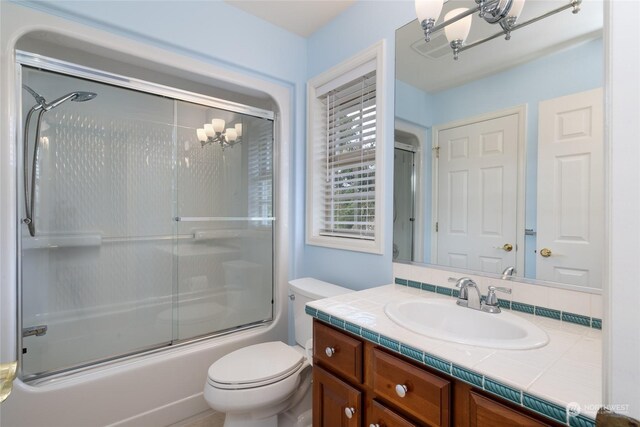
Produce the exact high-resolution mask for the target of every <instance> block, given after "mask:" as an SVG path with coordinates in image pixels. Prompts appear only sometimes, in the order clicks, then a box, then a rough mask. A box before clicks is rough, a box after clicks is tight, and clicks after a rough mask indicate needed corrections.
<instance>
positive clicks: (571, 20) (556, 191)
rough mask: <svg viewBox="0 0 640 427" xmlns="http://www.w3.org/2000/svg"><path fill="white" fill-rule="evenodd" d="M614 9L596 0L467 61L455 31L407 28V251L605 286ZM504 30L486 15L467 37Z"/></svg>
mask: <svg viewBox="0 0 640 427" xmlns="http://www.w3.org/2000/svg"><path fill="white" fill-rule="evenodd" d="M558 4H559V2H558V1H545V0H541V1H528V2H526V3H525V5H524V9H523V11H522V14H521V17H520V18H519V19H520V20H522V22H525V21H527V20H528V19H531V18H533V17H536V16H539V15H541V14H543V13H545V12H546V11H549V10H552V9H554V8H557V7H558ZM473 6H475V2H474V1H466V0H465V1H457V0H450V1H449V2H447V3H446V4H445V6H444V9H443V12H442V13H441V16H444V15H445V14H446V13H447V12H448V11H449V10H451V9H455V8H458V7H473ZM602 10H603V5H602V3H601V2H599V1H589V2H583V3H582V7H581V11H580V12H579V13H578V14H572V13H571V12H570V11H563V12H560V13H557V14H555V15H553V16H550V17H548V18H545V19H543V20H540V21H538V22H536V23H534V24H532V25H529V26H526V27H523V28H520V29H518V30H517V31H514V32H513V33H512V35H511V39H510V40H508V41H506V40H504V37H498V38H495V39H493V40H491V41H489V42H486V43H483V44H481V45H478V46H475V47H473V48H470V49H468V50H463V51H461V52H460V54H459V59H458V60H454V59H453V55H452V53H451V48H450V47H449V43H448V41H447V39H446V37H445V35H444V31H440V32H436V33H434V34H432V35H431V40H430V42H429V43H426V42H425V40H424V33H423V30H422V28H421V27H420V24H419V23H418V21H417V19H416V20H414V21H413V22H410V23H409V24H407V25H405V26H404V27H402V28H400V29H398V30H397V31H396V100H395V103H396V105H395V107H396V109H395V114H396V132H395V150H394V154H395V155H394V158H395V161H394V199H393V202H394V208H393V213H394V215H393V216H394V239H393V240H394V241H393V257H394V261H413V262H418V263H426V264H432V265H436V266H441V267H444V268H450V269H455V270H465V271H469V272H474V273H484V274H490V275H496V274H497V275H500V276H501V277H504V278H509V277H511V275H513V276H516V277H519V278H525V279H531V280H538V281H540V283H544V284H549V285H552V286H553V285H557V286H563V285H569V286H572V287H574V286H575V287H580V288H582V289H585V290H597V289H600V288H601V287H602V285H601V283H602V256H601V254H602V251H603V249H602V247H603V244H604V198H605V197H604V186H603V180H604V173H603V151H604V150H603V121H604V119H603V92H602V86H603V83H604V50H603V43H602V23H603V16H602ZM441 21H442V18H440V21H438V22H436V25H437V24H438V23H439V22H441ZM519 22H520V21H519ZM496 27H498V28H496ZM499 27H500V26H499V25H491V24H488V23H487V22H484V21H481V20H480V19H478V16H477V14H475V15H474V16H473V23H472V25H471V31H470V34H469V36H468V38H467V42H466V44H472V43H473V42H474V41H476V40H480V39H482V38H484V37H486V36H487V35H490V34H492V33H496V32H498V31H501V29H500V28H499ZM503 274H504V275H503Z"/></svg>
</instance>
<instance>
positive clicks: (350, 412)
mask: <svg viewBox="0 0 640 427" xmlns="http://www.w3.org/2000/svg"><path fill="white" fill-rule="evenodd" d="M355 413H356V408H344V414H345V415H346V416H347V418H349V419H351V418H353V416H354V415H355Z"/></svg>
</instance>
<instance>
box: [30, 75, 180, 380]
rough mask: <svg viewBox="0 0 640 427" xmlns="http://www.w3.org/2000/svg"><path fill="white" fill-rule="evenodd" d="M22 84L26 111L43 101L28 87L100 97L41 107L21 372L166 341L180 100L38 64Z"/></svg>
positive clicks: (47, 94) (46, 94)
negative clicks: (176, 115)
mask: <svg viewBox="0 0 640 427" xmlns="http://www.w3.org/2000/svg"><path fill="white" fill-rule="evenodd" d="M22 82H23V84H24V85H26V86H28V88H29V89H26V88H25V89H24V90H23V97H22V99H23V102H22V104H23V117H26V116H27V115H28V114H29V110H30V109H31V108H32V107H36V108H37V106H38V105H39V101H38V100H37V99H36V97H35V96H32V95H33V94H32V93H31V92H33V93H37V94H39V95H41V96H42V97H43V98H45V99H46V100H47V102H48V103H49V104H51V103H54V102H55V101H53V100H56V99H60V98H61V97H63V96H64V95H65V94H70V93H74V92H77V91H86V92H92V93H95V94H97V96H96V97H95V98H93V99H89V100H85V101H84V102H78V100H77V99H73V98H70V99H68V100H66V101H63V102H62V103H60V104H59V105H57V106H55V107H53V108H51V109H49V110H48V111H46V112H43V113H42V117H41V118H40V119H41V120H40V129H39V139H38V150H37V153H36V160H35V161H33V157H34V146H35V137H36V127H37V124H38V115H39V114H40V113H41V112H42V111H40V110H42V109H39V110H38V111H36V112H34V113H33V114H32V115H31V121H30V126H29V129H28V131H29V135H28V138H27V143H28V145H27V150H26V152H25V153H24V154H25V157H26V159H25V160H26V162H25V168H26V171H27V173H26V174H25V176H26V184H27V187H28V188H27V190H29V191H28V193H31V192H33V194H34V196H33V198H32V200H33V204H32V206H31V210H33V215H32V217H33V218H32V228H33V230H34V235H33V236H32V235H31V232H30V230H29V228H28V227H27V225H24V224H23V226H22V228H21V234H22V239H21V246H22V248H21V249H22V257H21V276H22V277H21V279H22V288H21V293H22V298H21V300H22V307H21V314H22V316H21V317H22V328H23V331H22V332H23V339H22V344H23V349H22V353H23V354H22V362H21V366H22V376H23V378H27V379H28V378H30V377H34V376H40V375H43V374H47V373H51V372H57V371H63V370H65V369H68V368H71V367H78V366H83V365H87V364H90V363H92V362H94V361H99V360H107V359H109V358H114V357H117V356H122V355H126V354H130V353H134V352H138V351H141V350H145V349H149V348H154V347H160V346H163V345H168V344H169V343H171V341H172V339H173V326H174V325H173V321H172V319H167V320H166V321H165V319H164V317H163V316H162V314H163V313H166V312H167V310H168V312H169V313H171V309H172V302H173V295H174V286H175V280H174V276H175V266H174V264H173V257H172V252H173V246H174V244H175V238H174V237H175V228H176V225H175V221H174V220H173V218H174V212H173V209H174V202H175V191H172V189H173V188H174V187H175V177H174V169H173V164H174V156H175V152H174V150H175V144H174V140H175V136H174V132H175V127H174V101H173V100H171V99H167V98H164V97H160V96H155V95H151V94H148V93H143V92H138V91H134V90H129V89H125V88H120V87H116V86H111V85H107V84H102V83H98V82H93V81H88V80H83V79H80V78H75V77H70V76H66V75H63V74H58V73H53V72H47V71H42V70H37V69H32V68H29V67H22ZM23 131H24V127H23ZM32 171H34V172H33V174H32ZM32 176H33V178H32ZM21 196H22V195H21ZM28 196H30V194H29V195H28ZM20 198H21V199H23V197H20ZM30 199H31V197H26V200H27V201H26V202H23V206H22V207H21V212H20V215H21V218H25V217H26V216H27V215H26V212H25V210H26V209H25V206H24V204H25V203H29V201H30ZM45 331H46V333H44V334H43V332H45Z"/></svg>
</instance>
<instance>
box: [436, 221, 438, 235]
mask: <svg viewBox="0 0 640 427" xmlns="http://www.w3.org/2000/svg"><path fill="white" fill-rule="evenodd" d="M437 232H438V223H437V222H436V233H437Z"/></svg>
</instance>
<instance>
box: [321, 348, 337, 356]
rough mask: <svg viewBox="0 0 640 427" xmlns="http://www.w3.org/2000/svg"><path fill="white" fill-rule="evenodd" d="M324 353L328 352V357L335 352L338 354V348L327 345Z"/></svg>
mask: <svg viewBox="0 0 640 427" xmlns="http://www.w3.org/2000/svg"><path fill="white" fill-rule="evenodd" d="M324 354H326V355H327V357H331V356H333V355H334V354H336V349H335V348H333V347H327V348H325V349H324Z"/></svg>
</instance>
